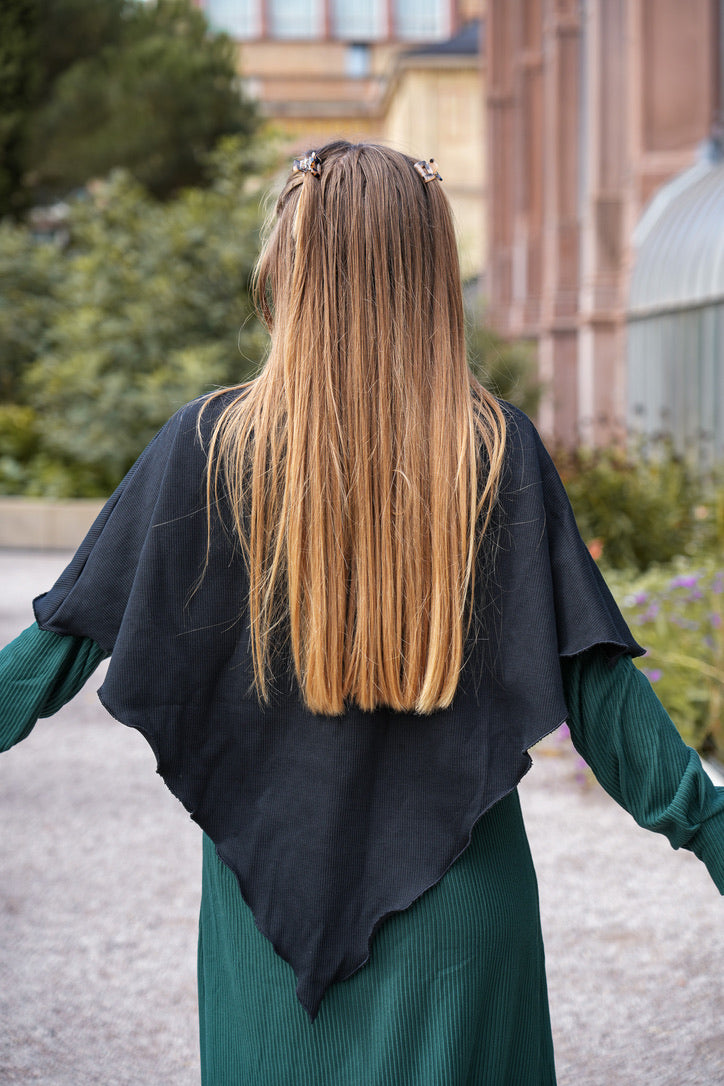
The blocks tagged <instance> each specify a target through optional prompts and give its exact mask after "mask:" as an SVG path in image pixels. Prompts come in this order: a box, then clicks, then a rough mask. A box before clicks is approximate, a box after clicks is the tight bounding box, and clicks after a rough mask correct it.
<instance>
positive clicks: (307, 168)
mask: <svg viewBox="0 0 724 1086" xmlns="http://www.w3.org/2000/svg"><path fill="white" fill-rule="evenodd" d="M292 172H293V173H311V174H312V176H313V177H321V176H322V163H321V161H320V158H319V155H318V154H317V152H316V151H310V152H309V154H307V155H303V156H302V158H295V159H294V162H293V163H292Z"/></svg>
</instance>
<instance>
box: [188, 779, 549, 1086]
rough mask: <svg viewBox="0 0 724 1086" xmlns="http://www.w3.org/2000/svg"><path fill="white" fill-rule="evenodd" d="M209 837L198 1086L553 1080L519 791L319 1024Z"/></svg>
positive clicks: (326, 1002) (534, 1084)
mask: <svg viewBox="0 0 724 1086" xmlns="http://www.w3.org/2000/svg"><path fill="white" fill-rule="evenodd" d="M294 989H295V980H294V974H293V972H292V969H291V967H290V966H289V965H288V964H287V963H286V962H285V961H283V960H282V959H281V958H279V957H278V956H277V955H276V954H275V953H274V950H273V949H272V947H271V944H270V943H269V941H268V940H267V939H265V938H264V936H263V935H261V934H260V933H259V931H258V930H257V928H256V927H255V925H254V920H253V917H252V914H251V911H250V910H249V909H248V908H247V906H246V905H245V904H244V902H243V901H242V900H241V898H240V896H239V892H238V888H237V885H236V880H235V878H234V876H233V874H232V873H231V872H230V871H229V869H228V868H227V867H225V866H224V864H222V863H221V861H220V860H219V859H218V858H217V856H216V854H215V850H214V846H213V844H212V842H211V841H210V839H209V838H208V837H205V838H204V865H203V892H202V904H201V923H200V933H199V1011H200V1024H201V1061H202V1082H203V1083H204V1086H232V1084H233V1086H241V1084H245V1086H246V1084H249V1086H251V1084H252V1083H253V1084H255V1086H256V1084H268V1086H272V1084H274V1086H330V1084H334V1086H342V1084H344V1086H390V1084H392V1083H394V1084H395V1086H441V1084H445V1086H467V1084H469V1086H473V1084H485V1086H510V1084H512V1083H515V1084H516V1086H548V1084H552V1083H555V1073H554V1067H553V1051H552V1041H551V1033H550V1023H549V1018H548V999H547V993H546V982H545V969H544V961H543V942H542V938H541V932H540V921H539V911H538V895H537V888H536V880H535V874H534V871H533V865H532V861H531V857H530V852H529V849H528V842H527V839H526V836H525V830H524V828H523V821H522V817H521V813H520V806H519V802H518V795H517V792H514V793H512V794H510V795H509V796H506V797H505V799H503V800H501V801H500V802H499V803H497V804H496V805H495V807H494V808H492V810H491V811H490V812H489V813H488V814H487V815H485V816H484V817H483V818H482V819H481V820H480V821H479V822H478V825H477V826H476V829H475V832H474V834H473V838H472V842H471V845H470V847H469V848H468V849H467V850H466V852H465V853H464V854H463V855H462V857H461V858H460V859H459V860H458V861H457V862H456V863H455V864H454V865H453V867H452V868H451V869H450V871H449V872H448V873H447V875H445V877H444V878H443V879H442V881H441V882H439V883H438V884H437V885H436V886H434V887H433V888H432V889H430V890H429V891H428V892H427V893H425V894H424V895H423V896H422V897H421V898H420V899H419V900H418V901H417V902H416V903H415V904H414V905H413V906H412V907H411V908H410V909H408V910H407V911H405V912H404V913H398V914H396V915H395V916H393V917H391V918H390V919H388V920H387V921H386V922H385V923H384V924H383V925H382V926H381V928H380V929H379V931H378V933H377V935H376V936H375V938H374V941H373V944H372V954H371V958H370V961H369V962H368V964H367V965H365V966H364V967H363V968H362V969H360V970H359V971H358V972H357V973H355V974H354V975H353V976H352V977H350V978H349V979H348V980H346V981H341V982H340V983H338V984H335V985H333V986H332V987H331V988H330V989H329V990H328V991H327V993H326V995H325V997H324V999H323V1001H322V1006H321V1009H320V1013H319V1015H318V1017H317V1019H316V1020H315V1022H314V1023H311V1024H310V1022H309V1019H308V1017H307V1015H306V1013H305V1011H304V1009H303V1008H302V1006H301V1005H300V1004H299V1001H298V1000H297V999H296V996H295V993H294Z"/></svg>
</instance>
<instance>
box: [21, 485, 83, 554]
mask: <svg viewBox="0 0 724 1086" xmlns="http://www.w3.org/2000/svg"><path fill="white" fill-rule="evenodd" d="M103 504H104V502H103V499H100V498H78V499H74V500H68V501H45V500H43V499H42V498H10V497H5V498H4V497H0V547H12V548H18V549H24V548H27V549H29V550H75V548H76V547H77V546H78V544H79V543H80V542H81V540H82V539H83V537H84V535H85V534H86V532H87V531H88V529H89V528H90V526H91V524H92V523H93V521H94V520H95V518H96V516H97V515H98V513H99V511H100V510H101V509H102V508H103Z"/></svg>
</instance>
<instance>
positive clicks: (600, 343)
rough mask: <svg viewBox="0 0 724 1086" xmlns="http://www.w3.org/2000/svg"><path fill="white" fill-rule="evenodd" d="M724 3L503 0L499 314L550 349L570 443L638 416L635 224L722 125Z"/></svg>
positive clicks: (492, 133)
mask: <svg viewBox="0 0 724 1086" xmlns="http://www.w3.org/2000/svg"><path fill="white" fill-rule="evenodd" d="M718 8H719V3H718V2H717V0H488V5H487V41H488V47H487V89H486V95H487V130H488V156H487V157H488V162H489V179H488V200H487V210H488V222H489V253H488V270H487V286H486V289H487V300H488V312H489V318H490V320H491V323H493V324H494V325H495V326H496V327H497V328H498V329H499V330H500V331H501V332H503V333H504V334H506V335H508V336H514V337H523V338H527V339H530V340H532V341H534V342H535V344H536V345H537V352H538V364H539V371H540V376H541V378H542V379H543V381H544V382H545V385H546V390H547V392H546V396H545V400H544V405H543V408H542V411H541V416H540V420H539V421H540V424H541V427H542V429H543V431H544V432H545V434H546V435H547V436H548V437H549V438H552V439H554V440H556V441H560V442H563V443H567V444H573V443H575V442H576V441H578V440H579V439H583V440H585V441H597V442H601V441H607V440H610V438H611V437H612V436H613V435H614V434H615V433H616V432H617V431H618V430H619V429H620V428H621V426H622V425H623V424H624V422H625V418H626V344H625V317H626V307H627V297H628V284H629V277H630V273H631V266H632V262H633V257H634V253H633V248H632V237H633V232H634V228H635V225H636V223H637V221H638V219H639V217H640V216H641V213H642V211H643V209H644V207H645V205H646V204H647V202H648V201H649V199H650V198H651V197H652V196H653V194H654V193H655V192H656V191H657V189H658V188H659V187H660V186H661V185H662V184H663V183H664V182H666V181H667V180H668V179H670V178H671V177H672V176H674V175H675V174H677V173H679V172H680V171H682V170H684V169H686V168H687V167H688V166H690V165H691V163H692V162H693V160H694V156H695V152H696V148H697V146H698V145H699V144H700V143H701V142H702V141H703V140H705V139H706V138H707V136H708V135H709V134H710V132H711V130H712V126H713V125H715V124H716V123H717V101H718V96H719V86H718V69H719V63H718V56H717V49H718V41H719V22H718Z"/></svg>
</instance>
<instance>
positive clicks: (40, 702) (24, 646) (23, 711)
mask: <svg viewBox="0 0 724 1086" xmlns="http://www.w3.org/2000/svg"><path fill="white" fill-rule="evenodd" d="M107 655H108V654H107V653H106V652H104V651H103V649H102V648H100V646H99V645H96V643H95V642H94V641H90V640H89V639H88V638H84V637H64V636H62V635H61V634H55V633H50V632H49V631H48V630H41V629H40V627H39V626H38V625H37V623H33V625H32V626H29V627H28V629H27V630H23V632H22V633H21V634H20V635H19V637H16V638H15V640H14V641H11V643H10V644H9V645H7V646H6V647H5V648H4V649H3V650H2V652H0V750H8V749H9V748H10V747H12V746H13V745H14V744H15V743H19V742H20V740H21V739H24V738H25V736H26V735H28V734H29V733H30V732H31V731H32V729H33V726H34V725H35V722H36V721H37V719H38V717H41V716H52V714H53V713H56V712H57V711H58V709H60V708H61V706H63V705H65V703H66V702H67V701H70V699H71V698H72V697H74V695H75V694H77V693H78V691H79V690H80V688H81V687H82V686H83V684H84V683H85V681H86V679H87V678H88V677H89V676H90V675H92V674H93V672H94V671H95V669H96V668H97V667H98V664H99V663H100V662H101V660H103V659H104V657H105V656H107Z"/></svg>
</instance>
